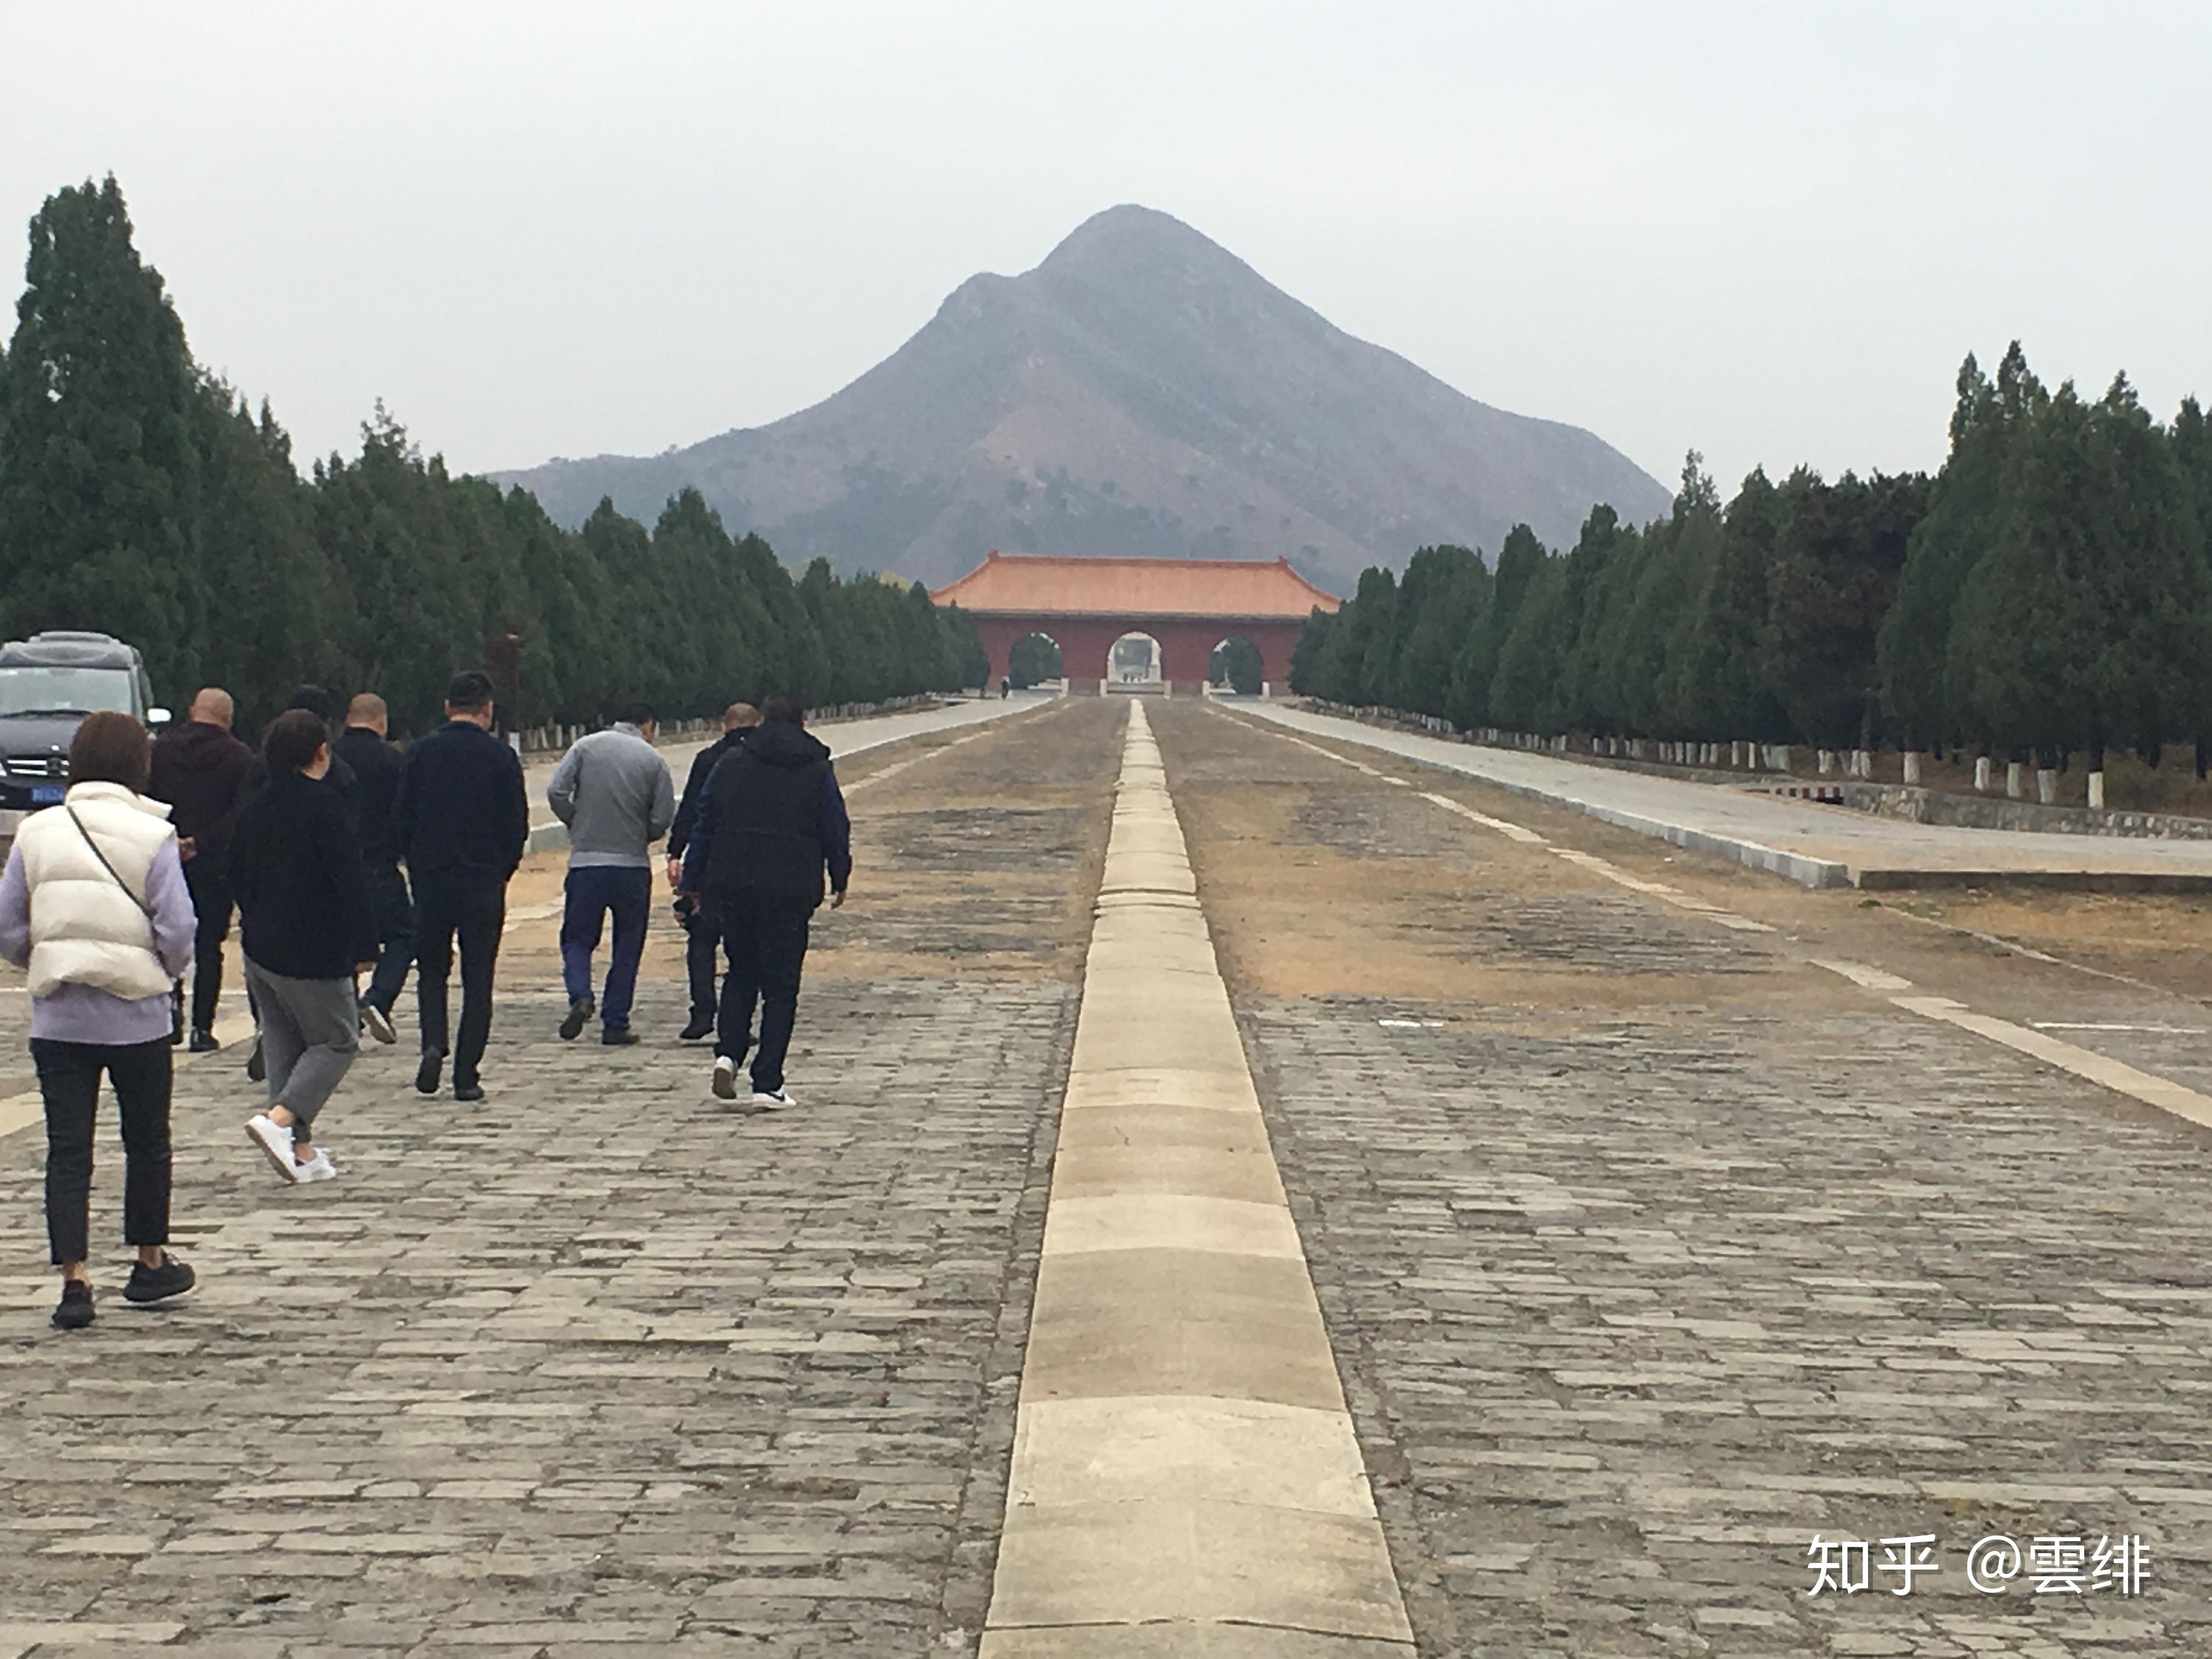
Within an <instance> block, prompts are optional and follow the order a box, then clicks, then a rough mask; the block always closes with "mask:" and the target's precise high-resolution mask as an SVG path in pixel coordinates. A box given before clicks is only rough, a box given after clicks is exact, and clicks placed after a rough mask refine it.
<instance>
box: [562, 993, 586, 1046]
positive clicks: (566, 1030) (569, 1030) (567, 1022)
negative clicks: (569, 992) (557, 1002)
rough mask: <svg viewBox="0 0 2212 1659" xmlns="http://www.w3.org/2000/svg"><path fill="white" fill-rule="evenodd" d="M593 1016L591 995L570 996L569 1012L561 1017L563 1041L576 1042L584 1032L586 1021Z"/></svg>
mask: <svg viewBox="0 0 2212 1659" xmlns="http://www.w3.org/2000/svg"><path fill="white" fill-rule="evenodd" d="M591 1017H592V1000H591V998H589V997H570V998H569V999H568V1012H567V1013H566V1014H564V1015H562V1017H561V1041H562V1042H574V1041H575V1040H576V1039H577V1038H578V1037H580V1036H582V1035H583V1034H584V1022H585V1021H586V1020H587V1019H589V1018H591Z"/></svg>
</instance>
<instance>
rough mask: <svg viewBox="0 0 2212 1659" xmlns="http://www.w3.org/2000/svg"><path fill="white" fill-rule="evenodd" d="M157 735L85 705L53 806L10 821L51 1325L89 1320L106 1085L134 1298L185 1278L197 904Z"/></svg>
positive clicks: (0, 928) (181, 1288)
mask: <svg viewBox="0 0 2212 1659" xmlns="http://www.w3.org/2000/svg"><path fill="white" fill-rule="evenodd" d="M150 758H151V746H150V745H149V743H148V741H147V738H146V728H145V727H144V726H141V725H140V724H139V723H138V722H137V720H133V719H132V718H131V716H130V715H128V714H115V713H106V714H91V715H88V716H87V717H86V719H85V722H84V724H83V725H82V726H79V727H78V728H77V733H76V741H75V742H74V743H72V744H70V756H69V767H70V788H69V793H68V794H67V795H66V796H65V797H64V799H63V802H62V805H59V806H50V807H48V808H47V809H46V811H43V812H35V813H33V814H32V815H31V816H30V817H27V818H26V819H25V820H24V821H23V823H22V826H21V829H18V830H17V831H16V834H15V847H14V848H12V849H11V850H10V851H9V854H8V867H7V872H6V873H5V874H4V875H0V957H5V958H6V959H7V960H8V961H9V962H12V963H15V965H16V966H17V967H19V968H27V969H29V970H30V978H31V985H30V990H31V1058H32V1059H33V1061H35V1062H36V1064H37V1066H38V1068H39V1090H40V1093H41V1094H42V1095H43V1096H44V1097H45V1100H46V1238H47V1243H48V1244H49V1245H50V1246H51V1247H52V1255H53V1261H54V1265H55V1266H56V1267H59V1268H60V1269H61V1273H62V1299H61V1304H60V1305H59V1306H58V1307H57V1308H56V1309H55V1310H54V1323H55V1324H57V1325H58V1326H60V1327H61V1328H63V1329H64V1330H75V1329H79V1328H82V1327H84V1326H86V1325H89V1324H90V1323H91V1322H92V1319H93V1302H92V1284H91V1281H90V1279H88V1278H87V1276H86V1273H85V1258H86V1256H87V1255H88V1254H89V1251H88V1246H87V1235H88V1214H87V1212H88V1206H89V1204H90V1200H91V1192H92V1142H93V1127H94V1118H95V1116H96V1115H97V1113H98V1109H99V1105H100V1077H101V1074H102V1073H106V1077H107V1079H108V1080H109V1081H110V1082H111V1083H112V1084H113V1085H114V1086H115V1098H116V1103H117V1105H118V1108H119V1109H120V1111H121V1115H122V1120H123V1155H124V1176H123V1237H124V1240H125V1243H130V1244H133V1245H136V1246H137V1250H138V1261H137V1265H136V1266H134V1267H132V1268H131V1279H130V1282H129V1283H128V1284H126V1285H125V1286H124V1290H123V1294H124V1297H125V1299H126V1300H129V1301H131V1302H137V1303H149V1302H162V1301H166V1300H167V1299H168V1298H169V1297H173V1296H181V1295H182V1294H183V1293H184V1292H185V1291H188V1290H190V1289H191V1287H192V1270H191V1268H190V1267H186V1266H185V1264H184V1263H183V1262H181V1261H176V1260H175V1259H173V1257H172V1256H171V1255H169V1253H168V1252H167V1250H166V1249H163V1248H162V1246H164V1245H165V1244H167V1243H168V1242H169V1164H170V1151H169V1084H170V1042H171V1038H172V1036H173V1032H174V1019H175V1015H174V1012H173V1003H172V1001H171V996H170V994H171V991H172V990H173V987H174V986H175V984H176V981H177V980H178V978H179V975H182V974H183V973H184V971H185V967H186V966H187V964H189V963H191V959H192V934H193V915H192V902H191V894H190V892H189V891H188V890H187V889H186V888H185V872H184V866H183V865H182V864H181V863H180V862H179V859H178V856H177V836H176V831H175V830H174V829H172V828H171V827H170V825H169V819H168V813H169V809H168V808H167V806H165V805H162V804H161V802H160V801H157V800H149V799H146V797H145V796H144V795H143V794H142V793H140V791H142V790H143V789H144V787H146V769H147V765H148V763H149V760H150Z"/></svg>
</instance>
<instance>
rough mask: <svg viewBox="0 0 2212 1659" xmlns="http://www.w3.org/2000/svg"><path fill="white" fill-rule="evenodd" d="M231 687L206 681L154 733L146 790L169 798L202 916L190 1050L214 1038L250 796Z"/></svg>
mask: <svg viewBox="0 0 2212 1659" xmlns="http://www.w3.org/2000/svg"><path fill="white" fill-rule="evenodd" d="M231 717H232V704H231V701H230V693H229V692H228V691H226V690H223V689H222V687H221V686H219V685H210V686H207V687H205V688H204V689H203V690H201V691H200V693H199V695H198V696H196V697H194V698H193V699H192V706H191V708H190V709H189V710H188V711H186V714H185V719H184V720H182V721H180V722H179V723H178V724H177V725H174V726H170V727H169V728H168V729H167V731H165V732H162V733H161V736H160V737H158V738H155V740H154V764H153V769H152V770H151V772H150V773H149V775H148V777H147V782H146V793H148V794H149V795H151V796H153V798H154V799H155V800H165V801H167V802H168V803H169V809H170V810H169V820H170V822H171V823H173V824H175V825H176V827H177V851H178V852H179V854H181V855H182V856H183V858H184V860H185V886H186V887H188V888H190V889H191V896H192V908H193V910H194V911H196V912H197V915H198V916H199V923H198V927H197V933H196V935H195V937H194V939H193V944H192V1012H191V1051H192V1052H193V1053H194V1054H206V1053H207V1052H209V1051H210V1049H213V1048H216V1047H218V1046H220V1045H218V1044H217V1043H216V1040H215V1017H216V1004H217V1002H218V1001H219V1000H220V999H221V998H222V945H223V941H224V940H225V939H228V938H229V937H230V915H231V910H232V908H233V904H232V900H231V896H230V830H231V826H232V824H234V823H236V822H237V819H238V809H239V807H240V805H243V804H244V802H245V799H246V770H247V769H248V768H249V767H251V766H252V763H253V751H252V750H251V749H248V748H247V747H246V745H245V744H242V743H240V741H239V740H238V739H237V738H234V737H233V736H232V735H231V732H230V722H231Z"/></svg>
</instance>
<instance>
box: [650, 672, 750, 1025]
mask: <svg viewBox="0 0 2212 1659" xmlns="http://www.w3.org/2000/svg"><path fill="white" fill-rule="evenodd" d="M760 723H761V717H760V710H759V709H757V708H754V707H753V706H752V704H750V703H749V702H733V703H732V704H731V705H730V706H729V707H728V708H725V709H724V710H723V711H722V736H721V738H720V741H719V742H716V743H711V744H708V745H707V747H705V748H704V749H702V750H700V751H699V752H698V754H697V755H696V757H694V758H693V759H692V762H691V774H690V776H689V777H687V778H686V779H685V780H684V799H682V800H681V801H679V802H678V804H677V807H676V822H675V823H673V824H672V825H671V826H670V828H669V831H668V884H669V885H670V886H671V887H673V888H675V889H677V890H678V896H677V900H676V914H677V915H678V917H679V918H681V919H682V921H683V923H684V971H685V973H686V974H687V975H689V977H690V981H691V1022H690V1024H688V1025H686V1026H685V1027H684V1042H697V1041H698V1040H699V1039H700V1038H701V1037H704V1036H713V1035H714V952H715V951H716V949H717V948H719V947H720V944H721V931H720V927H719V925H718V924H717V923H716V922H715V921H714V916H713V915H712V914H711V913H710V912H709V911H708V909H707V908H705V907H704V906H703V905H702V904H701V903H700V902H699V900H698V897H697V896H696V895H686V894H684V892H683V891H682V888H683V886H684V848H685V847H686V846H688V845H690V840H691V826H692V825H693V824H695V823H697V822H698V821H699V808H700V805H702V803H703V802H704V801H705V800H706V799H707V780H708V779H709V778H711V777H713V776H714V769H715V767H717V766H719V765H720V764H721V762H722V758H723V757H725V756H726V755H727V754H728V753H729V752H730V750H732V749H735V748H736V747H737V746H738V744H741V743H743V742H744V740H745V739H746V738H749V737H750V736H751V735H752V734H753V733H754V732H757V731H758V730H759V729H760Z"/></svg>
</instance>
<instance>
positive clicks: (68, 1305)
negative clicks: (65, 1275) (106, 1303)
mask: <svg viewBox="0 0 2212 1659" xmlns="http://www.w3.org/2000/svg"><path fill="white" fill-rule="evenodd" d="M91 1323H92V1286H91V1285H88V1284H86V1283H85V1282H84V1280H82V1279H64V1280H62V1299H61V1301H60V1303H59V1304H58V1305H57V1306H56V1307H55V1309H54V1328H55V1329H57V1330H63V1331H81V1330H82V1329H83V1328H85V1327H86V1326H88V1325H89V1324H91Z"/></svg>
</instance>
